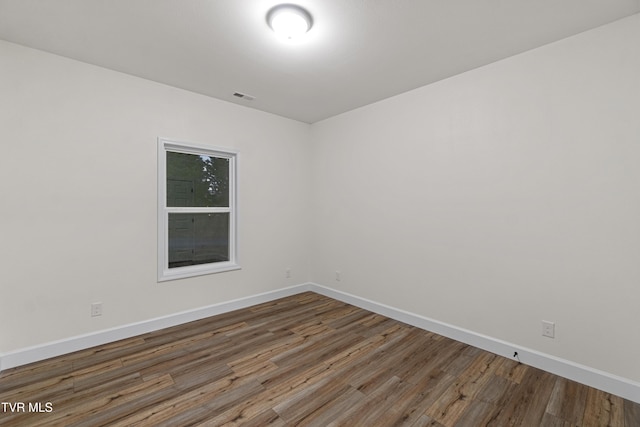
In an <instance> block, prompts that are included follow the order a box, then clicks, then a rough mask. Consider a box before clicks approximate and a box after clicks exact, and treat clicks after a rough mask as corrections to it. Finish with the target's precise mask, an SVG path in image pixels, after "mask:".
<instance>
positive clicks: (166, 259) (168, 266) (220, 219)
mask: <svg viewBox="0 0 640 427" xmlns="http://www.w3.org/2000/svg"><path fill="white" fill-rule="evenodd" d="M236 169H237V153H236V152H233V151H228V150H220V149H215V148H209V147H203V146H195V145H191V144H185V143H181V142H175V141H169V140H166V139H159V140H158V281H164V280H172V279H180V278H184V277H191V276H197V275H202V274H209V273H217V272H221V271H228V270H235V269H239V268H240V266H239V265H238V264H237V253H236V252H237V244H236V242H237V230H236V227H237V212H236Z"/></svg>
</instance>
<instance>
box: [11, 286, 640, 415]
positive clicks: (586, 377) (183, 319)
mask: <svg viewBox="0 0 640 427" xmlns="http://www.w3.org/2000/svg"><path fill="white" fill-rule="evenodd" d="M306 291H312V292H316V293H318V294H321V295H325V296H327V297H330V298H334V299H336V300H339V301H343V302H345V303H348V304H352V305H355V306H357V307H360V308H363V309H366V310H369V311H372V312H374V313H378V314H380V315H383V316H387V317H390V318H392V319H395V320H398V321H401V322H404V323H407V324H409V325H412V326H415V327H418V328H420V329H424V330H427V331H431V332H434V333H437V334H440V335H443V336H445V337H448V338H451V339H454V340H456V341H460V342H463V343H465V344H469V345H472V346H474V347H478V348H481V349H483V350H486V351H490V352H492V353H495V354H498V355H500V356H504V357H507V358H513V353H514V352H516V351H517V352H518V357H519V359H520V361H521V362H522V363H524V364H526V365H529V366H533V367H536V368H539V369H542V370H544V371H547V372H550V373H552V374H555V375H559V376H561V377H564V378H568V379H570V380H573V381H577V382H579V383H582V384H585V385H588V386H590V387H594V388H597V389H599V390H602V391H605V392H608V393H612V394H615V395H617V396H620V397H623V398H625V399H628V400H631V401H633V402H637V403H640V383H637V382H635V381H632V380H629V379H627V378H622V377H619V376H616V375H613V374H610V373H608V372H604V371H600V370H598V369H594V368H591V367H588V366H584V365H580V364H578V363H574V362H571V361H569V360H565V359H561V358H558V357H555V356H551V355H549V354H544V353H541V352H538V351H536V350H531V349H528V348H524V347H520V346H517V345H515V344H511V343H508V342H506V341H502V340H499V339H496V338H492V337H489V336H486V335H482V334H478V333H476V332H473V331H470V330H467V329H463V328H459V327H457V326H453V325H449V324H447V323H443V322H439V321H437V320H434V319H429V318H427V317H424V316H420V315H417V314H414V313H410V312H407V311H404V310H400V309H397V308H394V307H390V306H388V305H385V304H381V303H378V302H375V301H371V300H368V299H365V298H361V297H358V296H355V295H351V294H348V293H346V292H342V291H338V290H335V289H331V288H328V287H325V286H322V285H318V284H316V283H304V284H300V285H296V286H292V287H289V288H283V289H278V290H275V291H270V292H265V293H262V294H258V295H252V296H249V297H246V298H240V299H236V300H232V301H228V302H223V303H220V304H214V305H210V306H206V307H202V308H198V309H194V310H188V311H183V312H180V313H175V314H171V315H168V316H164V317H159V318H155V319H150V320H146V321H143V322H138V323H132V324H129V325H124V326H121V327H117V328H112V329H107V330H103V331H98V332H94V333H90V334H85V335H80V336H76V337H71V338H68V339H64V340H60V341H54V342H50V343H45V344H42V345H38V346H34V347H29V348H24V349H20V350H17V351H14V352H10V353H5V354H0V371H2V370H5V369H10V368H14V367H17V366H22V365H26V364H29V363H33V362H38V361H41V360H44V359H48V358H51V357H56V356H60V355H63V354H68V353H72V352H74V351H78V350H84V349H87V348H91V347H94V346H97V345H103V344H107V343H110V342H113V341H118V340H121V339H125V338H131V337H134V336H137V335H140V334H144V333H147V332H153V331H156V330H159V329H163V328H168V327H171V326H176V325H180V324H183V323H187V322H191V321H194V320H199V319H204V318H206V317H210V316H215V315H217V314H222V313H227V312H230V311H233V310H238V309H241V308H245V307H250V306H252V305H256V304H261V303H264V302H268V301H273V300H275V299H278V298H284V297H287V296H291V295H295V294H299V293H302V292H306Z"/></svg>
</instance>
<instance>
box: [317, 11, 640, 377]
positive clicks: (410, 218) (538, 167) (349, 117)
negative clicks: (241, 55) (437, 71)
mask: <svg viewBox="0 0 640 427" xmlns="http://www.w3.org/2000/svg"><path fill="white" fill-rule="evenodd" d="M639 40H640V15H635V16H632V17H630V18H627V19H624V20H621V21H618V22H615V23H613V24H610V25H607V26H605V27H601V28H598V29H595V30H592V31H589V32H586V33H583V34H580V35H577V36H575V37H572V38H570V39H566V40H563V41H560V42H557V43H554V44H551V45H548V46H545V47H542V48H539V49H536V50H533V51H529V52H527V53H524V54H521V55H518V56H515V57H512V58H509V59H507V60H504V61H500V62H498V63H495V64H492V65H489V66H486V67H482V68H480V69H476V70H473V71H470V72H468V73H465V74H462V75H459V76H456V77H453V78H450V79H447V80H444V81H441V82H439V83H436V84H432V85H430V86H426V87H423V88H420V89H418V90H414V91H411V92H409V93H405V94H402V95H400V96H396V97H394V98H391V99H387V100H385V101H382V102H379V103H376V104H373V105H370V106H367V107H364V108H360V109H358V110H354V111H352V112H349V113H345V114H343V115H340V116H337V117H334V118H331V119H328V120H325V121H323V122H320V123H316V124H314V125H313V127H312V138H313V152H312V161H313V187H312V188H313V192H314V199H313V201H312V203H313V209H312V212H313V221H312V222H313V236H312V242H313V250H312V259H313V261H314V262H313V264H312V267H313V273H312V279H313V281H314V282H316V283H319V284H321V285H326V286H330V287H333V288H335V289H338V290H341V291H343V292H348V293H350V294H353V295H357V296H359V297H362V298H367V299H370V300H373V301H377V302H381V303H384V304H387V305H390V306H392V307H396V308H399V309H403V310H407V311H410V312H413V313H416V314H419V315H422V316H426V317H429V318H432V319H436V320H439V321H442V322H446V323H449V324H451V325H454V326H457V327H461V328H466V329H469V330H471V331H474V332H476V333H479V334H485V335H488V336H490V337H493V338H496V339H500V340H504V341H507V342H511V343H514V344H517V345H520V346H523V347H528V348H530V349H534V350H537V351H540V352H544V353H547V354H551V355H555V356H557V357H560V358H564V359H568V360H570V361H573V362H576V363H579V364H584V365H587V366H590V367H592V368H595V369H600V370H603V371H605V372H609V373H613V374H616V375H620V376H623V377H626V378H629V379H632V380H635V381H640V363H638V361H639V360H640V339H639V335H638V331H639V329H638V328H639V327H640V315H639V314H638V313H640V311H639V310H638V301H640V168H639V167H638V159H640V48H639V44H638V41H639ZM336 270H340V271H341V281H339V282H337V281H335V277H334V272H335V271H336ZM543 319H545V320H549V321H554V322H556V338H555V339H549V338H544V337H542V336H541V320H543Z"/></svg>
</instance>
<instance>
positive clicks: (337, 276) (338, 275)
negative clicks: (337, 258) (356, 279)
mask: <svg viewBox="0 0 640 427" xmlns="http://www.w3.org/2000/svg"><path fill="white" fill-rule="evenodd" d="M340 275H341V273H340V272H339V271H336V282H339V281H340Z"/></svg>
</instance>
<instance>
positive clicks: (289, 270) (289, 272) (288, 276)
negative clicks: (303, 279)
mask: <svg viewBox="0 0 640 427" xmlns="http://www.w3.org/2000/svg"><path fill="white" fill-rule="evenodd" d="M284 277H286V278H287V279H291V269H290V268H287V269H286V270H285V271H284Z"/></svg>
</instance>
